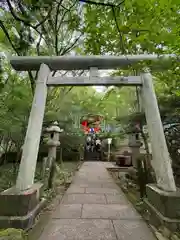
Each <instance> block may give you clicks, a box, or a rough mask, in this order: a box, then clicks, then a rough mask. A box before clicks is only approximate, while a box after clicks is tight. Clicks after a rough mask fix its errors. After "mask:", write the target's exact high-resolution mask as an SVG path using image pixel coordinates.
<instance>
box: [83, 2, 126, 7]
mask: <svg viewBox="0 0 180 240" xmlns="http://www.w3.org/2000/svg"><path fill="white" fill-rule="evenodd" d="M79 1H80V2H84V3H88V4H93V5H99V6H106V7H119V6H120V5H121V4H122V3H124V2H125V0H124V1H122V2H120V3H119V4H118V5H114V4H112V3H102V2H94V1H91V0H79Z"/></svg>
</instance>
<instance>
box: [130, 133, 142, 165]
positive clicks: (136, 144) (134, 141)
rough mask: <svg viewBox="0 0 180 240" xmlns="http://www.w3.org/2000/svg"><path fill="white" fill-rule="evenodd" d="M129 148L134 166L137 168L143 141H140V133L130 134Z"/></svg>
mask: <svg viewBox="0 0 180 240" xmlns="http://www.w3.org/2000/svg"><path fill="white" fill-rule="evenodd" d="M128 145H129V147H130V148H131V152H132V165H133V167H134V168H137V160H138V158H139V156H140V147H141V141H140V140H139V132H138V131H132V132H130V133H129V144H128Z"/></svg>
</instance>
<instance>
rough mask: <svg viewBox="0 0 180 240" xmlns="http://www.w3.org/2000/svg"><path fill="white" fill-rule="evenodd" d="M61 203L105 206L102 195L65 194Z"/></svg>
mask: <svg viewBox="0 0 180 240" xmlns="http://www.w3.org/2000/svg"><path fill="white" fill-rule="evenodd" d="M62 203H68V204H74V203H82V204H85V203H101V204H106V198H105V196H104V194H65V195H64V197H63V200H62Z"/></svg>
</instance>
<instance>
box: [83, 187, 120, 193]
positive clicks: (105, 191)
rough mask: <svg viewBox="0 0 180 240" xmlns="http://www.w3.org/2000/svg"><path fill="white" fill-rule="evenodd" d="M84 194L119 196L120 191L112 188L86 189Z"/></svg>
mask: <svg viewBox="0 0 180 240" xmlns="http://www.w3.org/2000/svg"><path fill="white" fill-rule="evenodd" d="M86 193H104V194H119V193H120V191H119V190H117V189H112V188H86Z"/></svg>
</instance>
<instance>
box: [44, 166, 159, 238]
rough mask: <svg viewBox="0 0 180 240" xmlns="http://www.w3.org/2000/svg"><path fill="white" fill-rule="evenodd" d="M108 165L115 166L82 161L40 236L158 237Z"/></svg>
mask: <svg viewBox="0 0 180 240" xmlns="http://www.w3.org/2000/svg"><path fill="white" fill-rule="evenodd" d="M106 165H107V166H109V167H110V166H112V164H111V163H103V162H87V163H84V164H83V165H82V167H81V169H80V171H79V172H77V173H76V175H75V178H74V179H73V183H72V184H71V186H70V188H69V190H68V191H67V193H66V194H65V195H64V197H63V200H62V201H61V203H60V204H59V205H58V206H57V208H56V210H55V211H54V213H53V219H52V221H50V223H49V225H48V226H47V227H46V228H45V230H44V232H43V234H42V236H41V238H40V240H125V239H128V240H131V239H132V238H133V240H144V239H145V238H144V236H146V240H155V239H156V238H155V237H154V238H153V236H152V233H151V230H150V229H149V228H148V227H147V225H146V224H145V223H144V222H143V220H142V218H141V216H140V215H139V214H138V213H137V212H136V210H135V209H134V208H133V206H132V205H131V204H130V203H129V201H128V200H127V199H126V197H125V195H124V193H123V192H122V190H121V189H120V188H119V187H118V186H117V185H116V184H115V182H114V180H113V179H112V178H111V177H110V175H109V174H108V172H107V170H106ZM84 190H85V193H84ZM120 219H121V220H120ZM113 224H114V226H113ZM133 224H134V225H133ZM143 228H144V230H143ZM149 236H150V237H151V236H152V238H150V237H149Z"/></svg>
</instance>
